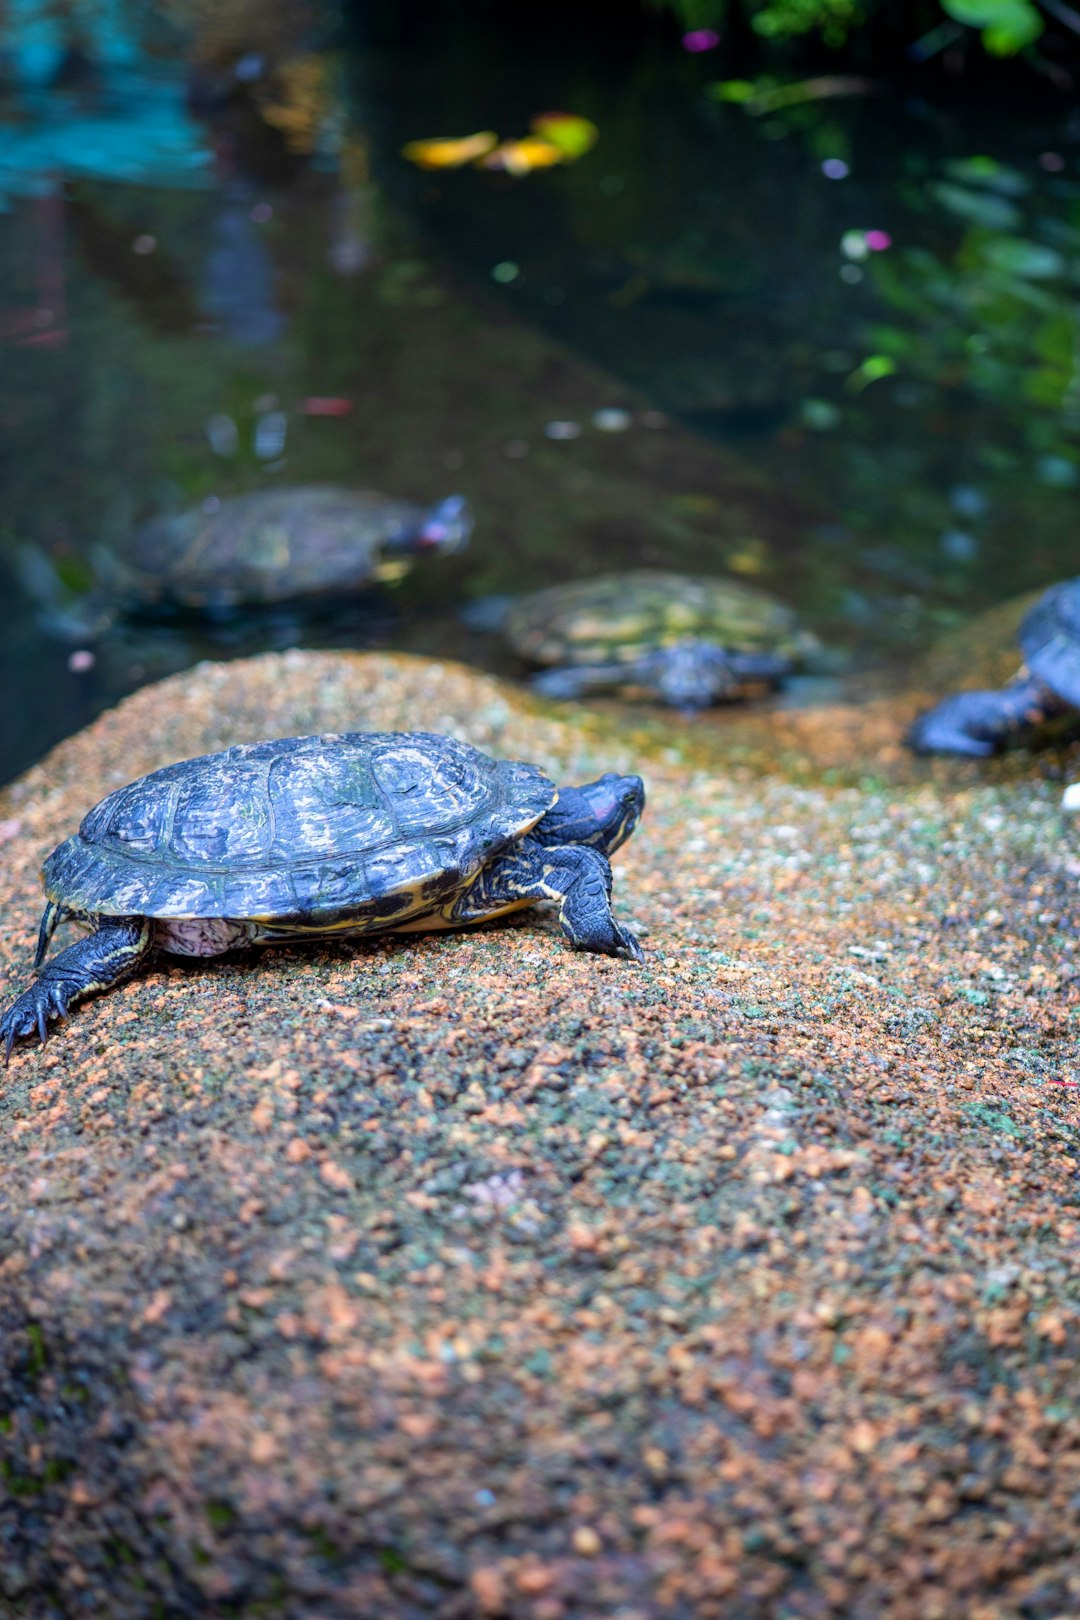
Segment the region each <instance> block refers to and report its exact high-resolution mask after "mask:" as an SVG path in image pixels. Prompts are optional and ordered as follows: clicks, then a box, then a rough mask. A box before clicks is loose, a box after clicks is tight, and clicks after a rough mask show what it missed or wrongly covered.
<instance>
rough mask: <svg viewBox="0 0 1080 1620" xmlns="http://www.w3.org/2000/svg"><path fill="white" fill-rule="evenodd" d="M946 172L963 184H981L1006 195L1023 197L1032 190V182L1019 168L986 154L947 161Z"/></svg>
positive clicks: (989, 189) (987, 188)
mask: <svg viewBox="0 0 1080 1620" xmlns="http://www.w3.org/2000/svg"><path fill="white" fill-rule="evenodd" d="M945 173H946V174H947V175H949V176H950V177H951V178H952V179H953V180H958V181H959V182H960V184H961V185H964V186H980V187H983V188H985V189H986V190H987V191H998V192H1000V193H1001V194H1002V196H1005V197H1022V196H1024V194H1025V192H1028V191H1030V190H1031V182H1030V181H1029V180H1028V179H1027V177H1026V176H1025V175H1022V174H1021V173H1020V171H1019V170H1018V169H1013V168H1010V167H1009V165H1008V164H1006V163H999V162H998V161H997V159H996V158H992V157H986V156H984V155H979V156H977V157H969V158H954V159H953V160H952V162H951V163H946V165H945Z"/></svg>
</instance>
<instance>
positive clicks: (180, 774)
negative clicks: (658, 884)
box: [0, 731, 645, 1055]
mask: <svg viewBox="0 0 1080 1620" xmlns="http://www.w3.org/2000/svg"><path fill="white" fill-rule="evenodd" d="M644 804H645V789H644V786H643V784H642V781H641V778H640V777H638V776H617V775H614V774H611V773H608V774H606V775H604V776H602V777H600V779H599V780H598V781H596V782H591V783H589V784H588V785H586V786H584V787H565V788H558V787H556V786H555V784H554V783H553V782H552V781H550V780H549V779H548V777H547V776H545V775H544V773H543V771H541V770H540V769H539V768H538V767H537V766H535V765H526V764H521V763H516V762H509V761H506V760H495V759H491V758H489V757H488V755H486V754H483V753H481V752H480V750H479V749H477V748H472V747H470V746H469V745H468V744H467V743H462V742H456V741H454V740H453V739H452V738H450V737H441V736H436V735H434V734H432V733H430V732H423V731H417V732H353V733H345V734H342V735H328V736H322V737H288V738H285V739H284V740H282V741H276V742H261V743H249V744H244V745H242V746H240V747H237V748H229V749H227V750H226V751H225V752H224V753H220V754H206V755H203V756H202V757H201V758H199V759H189V760H184V761H182V762H181V763H180V764H177V765H166V766H165V767H164V768H163V769H162V770H157V771H152V772H151V773H150V775H149V776H143V777H140V778H139V780H138V781H136V782H132V783H131V784H130V785H129V786H127V787H124V788H120V789H118V790H117V792H115V793H111V794H110V795H109V797H108V798H107V799H103V800H102V801H101V803H100V804H98V805H97V806H96V807H95V808H94V809H93V810H91V811H90V812H89V813H88V814H87V816H86V817H85V818H84V820H83V822H82V825H81V826H80V828H79V831H78V832H77V833H76V834H75V835H74V836H73V837H71V838H68V839H67V840H66V841H65V842H64V843H62V844H60V845H59V847H58V848H57V849H55V850H54V851H53V853H52V854H51V855H50V856H49V858H48V860H47V861H46V862H45V866H44V871H43V882H44V888H45V896H46V901H47V904H46V906H45V911H44V914H43V916H42V919H41V927H40V929H39V932H38V944H37V955H36V957H35V959H34V966H35V969H40V972H38V974H37V977H36V978H35V979H34V981H33V982H32V983H31V985H30V986H29V988H28V989H26V990H24V991H23V993H22V994H21V995H20V996H18V997H17V999H16V1000H15V1001H14V1002H13V1004H12V1005H11V1006H10V1007H9V1008H8V1010H7V1011H6V1012H5V1013H4V1015H3V1017H2V1018H0V1041H2V1042H3V1044H4V1047H5V1052H6V1054H7V1055H10V1052H11V1048H12V1046H13V1045H14V1042H15V1040H16V1039H17V1038H18V1037H19V1036H23V1035H33V1034H34V1033H35V1032H36V1033H37V1034H38V1036H39V1037H40V1038H41V1040H42V1041H44V1040H45V1039H46V1036H47V1033H48V1021H49V1020H50V1019H52V1018H58V1017H63V1016H64V1015H65V1014H66V1013H67V1010H68V1008H69V1007H70V1006H71V1004H72V1003H73V1002H75V1001H77V1000H78V999H79V998H80V997H82V996H85V995H87V994H89V993H90V992H91V991H94V990H107V989H109V988H110V987H111V986H112V985H114V984H117V983H118V982H119V981H120V980H121V979H124V978H126V977H127V975H128V974H129V973H132V972H133V971H134V970H135V969H136V968H137V967H138V966H139V964H140V963H141V962H142V961H144V960H145V959H146V958H147V957H148V956H149V955H150V953H151V952H153V951H155V950H158V951H166V952H171V953H172V954H174V955H179V956H218V955H220V954H221V953H222V952H224V951H228V950H232V949H233V948H234V947H236V946H242V945H251V944H255V943H256V942H261V941H276V940H289V941H298V940H312V939H319V938H326V937H338V938H340V937H344V936H347V935H354V936H356V935H365V934H377V933H387V932H390V933H397V932H405V931H413V930H421V929H424V930H426V929H436V928H455V927H458V926H461V925H463V924H467V923H475V922H483V921H485V920H486V919H487V918H489V917H497V916H501V915H502V914H503V913H504V912H508V911H516V910H517V909H519V908H520V907H522V906H530V905H533V904H534V903H535V902H536V901H539V900H554V901H556V902H557V904H558V907H559V921H560V924H561V926H562V931H563V933H564V934H565V935H566V938H567V939H568V940H569V941H570V943H571V945H575V946H577V947H579V948H580V949H582V950H589V951H603V952H606V953H607V954H608V955H610V956H626V957H630V958H632V959H633V960H634V961H637V962H640V961H642V960H643V957H642V952H641V947H640V945H639V944H638V942H637V940H636V939H635V938H634V936H633V934H631V933H629V932H628V931H627V930H626V929H625V928H623V927H621V926H620V924H619V923H617V922H616V921H615V919H614V917H613V916H612V913H611V866H610V864H609V861H608V856H609V855H611V854H612V852H613V851H614V850H616V849H618V848H619V845H620V844H622V843H624V842H625V840H626V839H627V838H629V836H630V834H631V833H632V832H633V830H634V827H635V826H636V824H637V821H638V817H639V816H640V815H641V811H642V809H643V807H644ZM69 920H70V921H73V922H76V923H79V924H81V925H82V926H83V928H86V929H89V930H90V933H89V935H88V937H86V938H84V939H81V940H79V941H77V942H76V943H75V944H74V945H69V946H68V947H67V949H66V950H62V951H60V952H59V953H58V954H57V955H56V956H54V957H53V958H52V959H51V960H49V961H48V962H45V965H44V966H43V967H42V962H43V961H44V958H45V953H46V951H47V949H48V946H49V942H50V939H51V938H52V934H53V931H54V930H55V928H56V927H57V926H58V924H60V923H62V922H67V921H69Z"/></svg>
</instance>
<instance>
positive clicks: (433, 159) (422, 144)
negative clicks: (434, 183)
mask: <svg viewBox="0 0 1080 1620" xmlns="http://www.w3.org/2000/svg"><path fill="white" fill-rule="evenodd" d="M498 143H499V137H498V136H497V135H496V133H495V131H494V130H492V129H481V130H478V131H477V132H476V134H475V135H460V136H459V135H436V136H434V137H432V139H430V140H424V141H409V142H408V144H407V145H405V146H403V147H402V148H401V155H402V157H403V158H407V159H408V161H409V162H410V163H415V164H416V166H417V168H420V169H461V168H464V166H465V164H466V163H472V162H474V161H475V160H476V159H477V158H480V157H483V156H484V154H485V153H486V152H490V151H491V149H492V147H494V146H497V145H498Z"/></svg>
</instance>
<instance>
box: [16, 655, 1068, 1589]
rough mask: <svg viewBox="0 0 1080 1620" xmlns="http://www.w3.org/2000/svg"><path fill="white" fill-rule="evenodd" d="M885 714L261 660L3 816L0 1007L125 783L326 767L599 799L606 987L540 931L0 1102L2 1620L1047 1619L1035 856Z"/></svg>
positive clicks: (1008, 812) (263, 993)
mask: <svg viewBox="0 0 1080 1620" xmlns="http://www.w3.org/2000/svg"><path fill="white" fill-rule="evenodd" d="M911 711H912V705H911V704H910V703H901V702H897V703H895V704H892V703H889V702H887V701H885V700H881V701H880V702H877V703H875V704H873V705H868V706H867V707H866V708H864V709H855V708H842V707H837V708H834V709H831V710H827V711H824V710H823V711H795V712H784V713H774V714H770V713H767V712H766V711H764V710H758V711H756V712H751V711H744V712H742V713H737V712H732V713H730V714H717V715H713V716H710V717H707V718H706V719H704V720H702V721H701V722H699V723H698V724H696V725H695V726H692V727H687V728H683V727H682V726H681V723H680V722H678V721H674V720H672V719H671V718H670V717H664V718H662V719H660V718H656V717H651V716H650V715H649V714H648V713H647V712H642V713H641V714H640V715H639V714H637V713H634V714H632V715H631V714H630V712H629V711H625V710H620V709H619V708H618V707H617V706H616V705H614V704H612V705H609V706H606V707H604V708H597V709H596V710H594V711H590V712H588V713H587V714H585V715H581V714H575V713H573V712H565V713H562V714H556V713H555V712H554V711H550V710H543V709H539V708H536V707H534V706H533V705H532V704H531V703H530V702H529V701H528V700H526V699H524V698H521V697H519V696H518V695H516V694H515V693H514V691H513V690H512V689H511V688H510V687H506V686H501V685H499V684H498V683H497V682H494V681H491V680H488V679H486V678H482V677H478V676H475V675H472V674H470V673H469V672H467V671H464V670H462V669H460V668H457V667H455V666H452V665H434V664H428V663H424V662H422V661H419V660H416V661H413V660H408V659H404V658H389V657H362V656H353V655H347V654H290V655H286V656H284V657H268V658H264V659H260V660H254V661H251V662H248V663H244V664H235V665H231V666H228V667H221V666H203V667H201V668H199V669H197V670H195V671H194V672H192V673H191V674H189V675H186V676H181V677H177V678H175V679H173V680H172V681H170V682H168V683H166V684H165V685H164V686H161V687H157V688H149V689H147V690H144V691H143V692H141V693H139V694H138V695H137V696H135V697H134V698H132V699H130V700H128V701H127V702H126V703H125V704H124V705H123V706H122V707H121V708H120V709H119V710H117V711H114V712H113V713H112V714H109V715H106V716H104V717H103V718H102V720H100V721H99V722H98V723H97V724H96V725H95V726H93V727H92V728H91V729H90V730H89V731H87V732H85V733H83V734H82V735H81V736H79V737H77V738H75V739H73V740H71V741H70V742H68V743H65V744H63V745H62V746H61V747H60V748H58V749H57V750H56V751H55V752H54V754H53V755H52V756H50V758H49V759H48V760H46V761H45V762H44V764H43V765H42V766H40V767H38V768H36V769H35V770H33V771H32V772H30V773H29V775H28V776H27V777H25V778H24V779H23V780H22V781H21V782H20V783H17V784H16V785H15V786H14V787H12V788H11V789H9V790H8V791H7V792H6V793H5V794H4V795H2V796H0V838H2V839H3V840H4V845H3V855H4V861H3V875H2V879H0V884H2V897H3V909H2V931H0V966H2V971H3V975H4V980H5V986H6V993H7V994H10V993H11V991H13V990H14V989H16V988H17V987H19V986H21V984H22V983H23V982H24V980H25V977H26V974H27V972H28V969H29V962H30V957H31V954H32V932H33V928H34V926H35V924H36V920H37V914H38V909H39V897H38V893H37V889H36V880H35V871H36V867H37V864H38V862H39V861H40V859H41V858H42V856H43V855H44V854H45V853H47V851H48V850H49V848H50V847H51V846H52V845H53V843H55V842H56V841H57V840H58V839H59V838H60V837H61V836H63V835H64V834H66V833H67V832H69V831H70V830H71V828H72V827H73V826H74V825H75V823H76V822H77V820H78V818H79V815H80V814H81V812H82V811H83V810H84V809H85V808H86V807H87V806H88V805H89V804H90V803H92V802H93V801H94V800H95V799H96V798H98V797H99V796H100V795H101V794H103V793H104V792H106V791H108V790H109V789H110V788H112V787H114V786H115V785H116V784H117V783H118V782H120V781H121V780H124V779H128V778H130V777H131V776H133V775H137V774H138V773H140V772H142V771H144V770H147V769H149V768H151V767H153V766H156V765H159V764H162V763H164V762H166V761H168V760H171V759H174V758H178V757H182V756H184V755H188V754H192V753H196V752H201V751H205V750H207V749H211V748H216V747H220V746H224V745H226V744H228V743H231V742H235V741H241V740H250V739H253V738H255V737H259V736H264V735H273V734H279V735H284V734H288V733H294V732H303V731H310V730H319V729H345V728H350V727H353V728H355V727H359V726H369V725H376V724H377V725H379V726H396V725H402V726H405V725H416V724H423V725H425V726H430V727H441V728H444V729H448V730H451V731H453V732H455V733H457V734H458V735H460V736H463V737H466V738H468V739H469V740H471V741H473V742H476V743H479V744H481V745H482V746H486V747H489V748H491V749H492V750H493V751H497V752H502V753H506V754H514V755H522V756H524V757H528V758H532V759H535V760H536V761H537V762H538V763H540V764H541V765H543V766H545V767H546V768H549V769H551V770H553V771H557V773H558V774H559V775H560V776H561V777H565V778H568V779H570V780H575V779H584V778H586V777H588V776H589V775H591V774H594V773H595V772H596V771H597V770H599V769H602V768H612V767H613V768H626V767H633V768H640V769H641V770H642V773H643V774H644V775H645V777H646V779H647V782H648V786H649V790H650V804H649V808H648V811H647V813H646V818H645V820H644V822H643V824H642V826H641V827H640V829H639V830H638V832H637V834H636V835H635V837H634V838H633V839H632V840H631V842H630V843H629V844H628V845H627V847H626V849H625V850H624V851H623V852H622V853H621V854H620V855H619V857H617V862H616V866H617V871H616V902H617V912H618V914H619V915H620V917H621V918H622V919H623V920H624V921H625V922H627V923H629V924H630V925H631V926H636V927H639V928H640V930H641V932H642V933H643V936H644V943H645V946H646V950H647V953H648V960H647V964H646V966H645V967H644V968H643V969H637V970H636V969H634V968H633V967H630V966H628V965H626V964H624V963H621V962H614V961H608V960H597V959H596V958H593V957H587V956H582V955H576V954H574V953H572V952H570V951H568V950H567V949H566V947H565V945H564V943H563V941H562V939H561V936H560V935H559V934H558V931H557V929H556V927H555V925H554V923H553V922H552V920H551V919H550V918H546V919H545V918H544V917H543V915H542V914H540V913H528V914H525V916H524V917H522V918H520V919H514V920H512V921H511V922H509V923H508V924H506V925H504V926H498V927H491V928H487V929H484V930H478V931H475V932H472V933H463V934H459V935H440V936H433V937H431V938H422V937H417V938H415V939H411V940H409V941H406V942H400V941H399V942H389V941H382V942H374V943H372V944H369V945H366V946H364V947H354V946H347V945H337V946H334V947H331V948H326V949H312V950H308V951H293V950H278V951H274V952H270V951H267V952H264V953H261V954H255V953H252V954H249V955H241V956H236V957H234V958H228V959H225V960H223V961H220V962H212V963H163V964H158V965H157V966H155V967H153V968H152V969H151V970H150V971H148V972H145V973H143V974H141V975H140V976H139V977H138V978H137V979H136V980H134V981H133V982H131V983H129V984H128V985H126V986H124V987H123V988H121V989H120V990H118V991H116V992H114V993H113V994H112V995H110V996H107V997H105V998H102V999H100V1000H98V1001H96V1002H94V1003H92V1004H88V1005H86V1006H85V1007H84V1008H83V1009H81V1010H80V1011H78V1012H77V1013H76V1015H75V1016H74V1017H73V1018H72V1021H71V1023H70V1025H69V1026H68V1027H67V1028H66V1029H64V1030H63V1031H61V1032H60V1033H59V1034H58V1035H57V1037H56V1038H55V1039H54V1040H53V1041H52V1042H51V1043H50V1045H49V1047H48V1048H47V1049H46V1050H45V1051H44V1052H40V1051H37V1050H28V1051H21V1052H19V1053H18V1055H17V1056H16V1057H14V1058H13V1060H12V1063H11V1066H10V1069H9V1070H8V1072H7V1074H6V1077H5V1078H4V1081H3V1088H2V1091H0V1117H2V1132H0V1613H3V1614H4V1615H11V1616H18V1617H19V1620H52V1617H54V1616H57V1617H59V1616H65V1617H66V1616H69V1615H82V1614H96V1615H107V1616H109V1617H110V1620H113V1617H116V1620H129V1617H132V1620H134V1617H139V1620H142V1617H147V1620H150V1617H159V1616H160V1617H170V1620H171V1617H174V1616H189V1615H190V1616H200V1617H201V1616H213V1617H219V1616H220V1617H226V1616H251V1617H255V1616H285V1617H290V1620H292V1617H295V1620H353V1617H355V1620H382V1617H384V1616H385V1617H397V1616H403V1617H410V1616H428V1615H431V1616H440V1617H445V1620H464V1617H470V1620H471V1617H473V1616H478V1617H480V1616H493V1617H498V1616H509V1617H513V1620H519V1617H520V1620H564V1617H565V1620H600V1617H606V1616H611V1617H612V1620H615V1617H618V1620H652V1617H653V1616H658V1617H659V1616H662V1617H668V1616H670V1617H676V1620H682V1617H687V1620H690V1617H693V1620H696V1617H698V1616H702V1617H706V1620H708V1617H713V1616H715V1617H717V1620H744V1617H745V1620H757V1617H759V1616H777V1617H797V1616H807V1617H817V1616H844V1617H852V1620H882V1617H887V1620H953V1617H954V1616H960V1615H962V1616H964V1617H965V1620H967V1617H970V1620H1013V1617H1016V1620H1020V1617H1021V1616H1023V1617H1024V1620H1055V1617H1064V1616H1070V1615H1075V1614H1076V1613H1078V1612H1080V1559H1078V1554H1077V1546H1078V1544H1080V1397H1078V1395H1077V1381H1076V1372H1075V1367H1076V1355H1077V1350H1078V1348H1080V1330H1078V1311H1080V1281H1078V1276H1077V1268H1076V1253H1077V1243H1078V1238H1080V1183H1078V1179H1077V1170H1078V1166H1080V1137H1078V1133H1077V1129H1076V1119H1077V1110H1078V1108H1080V1091H1078V1090H1077V1089H1073V1087H1072V1086H1071V1085H1066V1084H1062V1082H1069V1081H1075V1080H1076V1079H1080V1064H1077V1061H1076V1059H1077V1049H1076V1020H1077V1012H1078V994H1077V977H1076V970H1075V966H1074V959H1075V954H1076V953H1075V948H1074V947H1075V924H1076V913H1077V909H1078V896H1077V879H1078V876H1080V856H1078V854H1077V851H1076V844H1075V837H1074V836H1073V835H1072V834H1071V833H1070V832H1069V829H1068V828H1067V826H1066V825H1065V823H1064V822H1063V820H1062V818H1061V815H1060V813H1059V810H1058V798H1059V793H1060V785H1059V783H1057V782H1056V781H1055V780H1054V779H1053V773H1054V772H1056V771H1059V770H1060V769H1061V767H1062V765H1063V764H1064V765H1066V766H1068V767H1069V768H1070V769H1072V770H1075V761H1073V762H1070V761H1068V759H1067V758H1066V759H1063V758H1062V757H1061V756H1055V757H1052V758H1043V759H1042V760H1032V759H1029V758H1028V757H1026V756H1015V757H1013V758H1010V759H1009V760H1007V761H1005V762H1002V763H994V764H992V765H990V766H988V767H984V768H979V767H976V766H973V765H971V764H970V763H967V762H961V763H952V762H948V761H934V762H924V761H916V760H912V759H911V758H909V757H908V756H907V755H906V754H904V753H903V751H902V750H901V749H900V748H899V747H898V746H897V737H898V735H899V732H900V729H901V727H902V724H903V723H904V721H905V720H906V719H907V718H909V717H910V713H911Z"/></svg>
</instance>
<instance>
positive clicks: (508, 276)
mask: <svg viewBox="0 0 1080 1620" xmlns="http://www.w3.org/2000/svg"><path fill="white" fill-rule="evenodd" d="M520 275H521V266H520V264H515V263H514V261H513V259H500V261H499V263H498V264H493V265H492V267H491V279H492V281H497V282H499V284H500V286H503V287H509V286H510V284H511V282H513V281H517V279H518V277H519V276H520Z"/></svg>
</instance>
